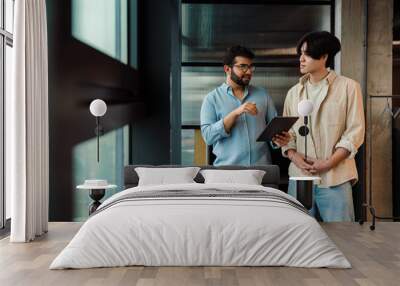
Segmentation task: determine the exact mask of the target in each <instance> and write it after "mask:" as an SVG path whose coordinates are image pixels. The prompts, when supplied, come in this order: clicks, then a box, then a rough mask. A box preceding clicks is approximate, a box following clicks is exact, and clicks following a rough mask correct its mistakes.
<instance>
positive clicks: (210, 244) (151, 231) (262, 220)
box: [50, 184, 351, 269]
mask: <svg viewBox="0 0 400 286" xmlns="http://www.w3.org/2000/svg"><path fill="white" fill-rule="evenodd" d="M209 188H217V189H219V190H224V189H226V190H246V189H248V190H263V191H266V192H270V193H271V192H272V193H273V194H277V195H279V196H283V197H286V198H288V199H290V200H294V199H293V198H291V197H290V196H288V195H286V194H285V193H283V192H281V191H279V190H276V189H272V188H266V187H262V186H254V185H239V184H179V185H164V186H151V187H135V188H131V189H127V190H125V191H123V192H120V193H118V194H115V195H114V196H112V197H111V198H109V199H107V200H106V201H105V202H104V203H103V204H102V205H101V206H100V208H102V207H104V206H107V205H108V204H109V203H110V202H112V201H114V200H115V199H118V198H119V197H121V196H124V195H126V194H128V193H129V192H145V191H150V190H151V191H154V190H159V191H162V190H175V189H178V190H204V189H209ZM294 201H295V200H294ZM127 265H145V266H194V265H198V266H200V265H203V266H207V265H208V266H211V265H213V266H242V265H243V266H244V265H246V266H294V267H332V268H350V267H351V266H350V263H349V262H348V261H347V259H346V258H345V257H344V255H343V254H342V252H341V251H340V250H339V249H338V248H337V247H336V245H335V244H334V243H333V242H332V241H331V240H330V239H329V237H328V236H327V234H326V233H325V232H324V231H323V229H322V228H321V227H320V225H319V224H318V222H317V221H316V220H315V219H314V218H312V217H311V216H309V215H307V214H305V213H303V212H302V211H300V210H299V209H297V208H295V207H293V206H290V205H288V204H282V203H277V202H273V201H265V200H262V199H255V198H249V199H246V198H240V199H238V198H229V197H227V198H184V199H179V198H168V199H166V198H159V199H158V198H155V199H143V200H137V201H135V200H133V201H124V202H120V203H117V204H115V205H111V206H109V207H108V208H104V210H103V211H101V212H99V213H97V214H95V215H94V216H92V217H90V218H89V219H88V220H87V221H86V222H85V224H83V225H82V227H81V229H80V230H79V232H78V233H77V234H76V235H75V237H74V238H73V239H72V241H71V242H70V243H69V244H68V245H67V247H65V249H64V250H63V251H62V252H61V253H60V254H59V255H58V256H57V257H56V259H55V260H54V261H53V262H52V264H51V265H50V269H62V268H91V267H112V266H127Z"/></svg>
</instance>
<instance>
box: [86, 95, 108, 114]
mask: <svg viewBox="0 0 400 286" xmlns="http://www.w3.org/2000/svg"><path fill="white" fill-rule="evenodd" d="M89 109H90V113H91V114H92V115H93V116H96V117H101V116H103V115H104V114H105V113H106V111H107V104H106V103H105V102H104V101H103V100H101V99H95V100H93V101H92V102H91V103H90V107H89Z"/></svg>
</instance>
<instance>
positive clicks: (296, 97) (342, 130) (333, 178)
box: [282, 71, 365, 187]
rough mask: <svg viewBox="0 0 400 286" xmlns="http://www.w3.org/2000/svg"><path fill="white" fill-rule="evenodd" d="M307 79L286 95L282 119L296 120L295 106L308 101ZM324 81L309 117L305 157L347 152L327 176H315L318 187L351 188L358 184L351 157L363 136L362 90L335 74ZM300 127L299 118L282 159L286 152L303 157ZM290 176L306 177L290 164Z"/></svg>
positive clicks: (304, 78) (329, 155) (361, 141)
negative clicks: (345, 184) (290, 151)
mask: <svg viewBox="0 0 400 286" xmlns="http://www.w3.org/2000/svg"><path fill="white" fill-rule="evenodd" d="M308 79H309V75H305V76H303V77H302V78H300V82H299V83H298V84H296V85H295V86H293V87H292V88H291V89H290V90H289V91H288V94H287V97H286V99H285V105H284V110H283V116H299V114H298V111H297V105H298V103H299V102H300V101H301V100H303V99H306V98H307V91H306V88H305V85H306V82H307V81H308ZM324 81H325V82H324V87H323V88H322V89H321V94H320V95H319V96H318V97H317V98H316V100H315V102H314V110H313V112H312V114H311V116H310V117H309V118H310V119H309V125H308V126H309V128H310V134H309V135H308V138H307V155H308V157H311V158H316V159H328V158H330V157H331V156H332V154H333V153H334V152H335V149H336V148H339V147H341V148H345V149H347V150H348V151H349V152H350V155H349V156H348V158H346V159H345V160H343V161H342V162H340V163H339V164H338V165H337V166H336V167H335V168H333V169H331V170H329V171H328V172H326V173H322V174H318V175H319V176H320V177H321V182H320V187H331V186H337V185H340V184H342V183H345V182H348V181H351V183H352V184H354V183H355V182H357V180H358V174H357V168H356V163H355V160H354V156H355V155H356V153H357V150H358V148H359V147H360V146H361V144H362V143H363V142H364V134H365V119H364V109H363V100H362V95H361V87H360V85H359V83H357V82H356V81H354V80H352V79H349V78H347V77H344V76H339V75H336V74H335V72H334V71H330V73H329V75H328V76H327V77H326V78H325V79H324ZM302 125H303V117H300V118H299V120H298V121H297V122H296V123H295V124H294V125H293V127H292V129H291V130H290V134H291V136H292V139H291V141H290V142H289V144H288V145H286V146H283V147H282V153H283V155H284V156H287V154H286V151H287V150H289V149H294V150H296V151H297V152H299V153H302V154H304V149H305V139H304V137H302V136H300V135H299V128H300V126H302ZM289 175H290V176H304V175H305V174H304V173H303V172H302V171H301V169H299V168H298V167H297V166H296V165H295V164H294V163H293V162H292V163H291V164H290V166H289Z"/></svg>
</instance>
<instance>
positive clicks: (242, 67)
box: [231, 64, 256, 73]
mask: <svg viewBox="0 0 400 286" xmlns="http://www.w3.org/2000/svg"><path fill="white" fill-rule="evenodd" d="M231 67H237V68H238V69H240V70H241V71H242V72H244V73H245V72H247V71H248V70H250V71H251V72H254V71H255V70H256V67H255V66H253V65H246V64H240V65H231Z"/></svg>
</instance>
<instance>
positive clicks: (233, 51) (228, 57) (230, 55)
mask: <svg viewBox="0 0 400 286" xmlns="http://www.w3.org/2000/svg"><path fill="white" fill-rule="evenodd" d="M235 57H244V58H248V59H254V57H255V55H254V53H253V52H252V51H251V50H250V49H248V48H246V47H242V46H233V47H230V48H228V49H227V50H226V52H225V55H224V58H223V62H224V65H228V66H231V65H233V64H234V61H235Z"/></svg>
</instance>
